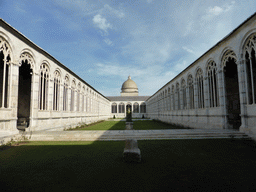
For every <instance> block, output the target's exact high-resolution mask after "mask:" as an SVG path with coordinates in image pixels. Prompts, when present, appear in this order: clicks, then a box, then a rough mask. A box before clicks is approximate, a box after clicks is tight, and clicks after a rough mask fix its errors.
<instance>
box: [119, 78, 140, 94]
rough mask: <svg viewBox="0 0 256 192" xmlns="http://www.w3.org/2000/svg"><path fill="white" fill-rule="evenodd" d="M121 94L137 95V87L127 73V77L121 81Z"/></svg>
mask: <svg viewBox="0 0 256 192" xmlns="http://www.w3.org/2000/svg"><path fill="white" fill-rule="evenodd" d="M121 90H122V92H121V95H123V96H128V95H127V94H132V95H131V96H133V95H138V87H137V85H136V83H135V82H134V81H133V80H132V79H131V76H130V75H129V77H128V79H127V80H126V81H125V82H124V83H123V85H122V88H121Z"/></svg>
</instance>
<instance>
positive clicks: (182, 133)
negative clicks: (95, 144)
mask: <svg viewBox="0 0 256 192" xmlns="http://www.w3.org/2000/svg"><path fill="white" fill-rule="evenodd" d="M24 136H25V137H26V138H28V139H29V140H31V141H97V140H99V141H100V140H102V141H118V140H126V139H137V140H156V139H216V138H244V139H249V137H248V135H246V134H245V133H243V132H239V131H237V130H231V129H162V130H113V131H111V130H110V131H90V130H88V131H56V130H44V131H33V132H31V131H27V132H23V134H22V135H21V134H17V133H16V134H13V133H12V132H7V131H6V132H4V131H0V145H1V144H5V143H7V142H9V141H11V139H13V140H17V139H21V138H22V137H24Z"/></svg>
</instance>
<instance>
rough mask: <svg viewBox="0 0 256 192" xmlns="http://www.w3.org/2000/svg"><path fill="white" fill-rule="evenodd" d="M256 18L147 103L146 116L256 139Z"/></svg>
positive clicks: (202, 57) (169, 83) (193, 64)
mask: <svg viewBox="0 0 256 192" xmlns="http://www.w3.org/2000/svg"><path fill="white" fill-rule="evenodd" d="M255 51H256V14H254V15H252V16H251V17H250V18H248V19H247V20H246V21H245V22H244V23H242V24H241V25H240V26H239V27H237V28H236V29H235V30H234V31H232V32H231V33H230V34H229V35H228V36H226V37H225V38H224V39H222V40H221V41H220V42H218V43H217V44H216V45H215V46H213V47H212V48H211V49H210V50H208V51H207V52H206V53H205V54H203V55H202V56H201V57H200V58H198V59H197V60H196V61H195V62H193V63H192V64H191V65H190V66H188V67H187V68H186V69H185V70H183V71H182V72H181V73H180V74H178V75H177V76H176V77H175V78H173V79H172V80H171V81H169V82H168V83H167V84H166V85H164V86H163V87H162V88H160V89H159V90H158V91H157V92H156V93H155V94H154V95H152V96H151V97H150V98H149V99H147V101H146V102H147V117H149V118H153V119H159V120H161V121H164V122H168V123H174V124H179V125H183V126H188V127H193V128H206V129H208V128H219V129H239V130H241V131H245V132H246V133H248V134H249V135H250V136H252V137H254V138H256V137H255V135H256V56H255V53H256V52H255Z"/></svg>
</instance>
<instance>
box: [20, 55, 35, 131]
mask: <svg viewBox="0 0 256 192" xmlns="http://www.w3.org/2000/svg"><path fill="white" fill-rule="evenodd" d="M31 77H32V69H31V67H30V64H28V60H23V61H22V62H21V66H20V67H19V86H18V110H17V112H18V121H17V128H18V129H24V128H26V127H29V121H30V115H31V112H30V109H31V105H30V104H31Z"/></svg>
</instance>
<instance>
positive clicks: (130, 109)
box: [126, 104, 132, 117]
mask: <svg viewBox="0 0 256 192" xmlns="http://www.w3.org/2000/svg"><path fill="white" fill-rule="evenodd" d="M131 112H132V105H131V104H127V105H126V117H127V114H129V113H131Z"/></svg>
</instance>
